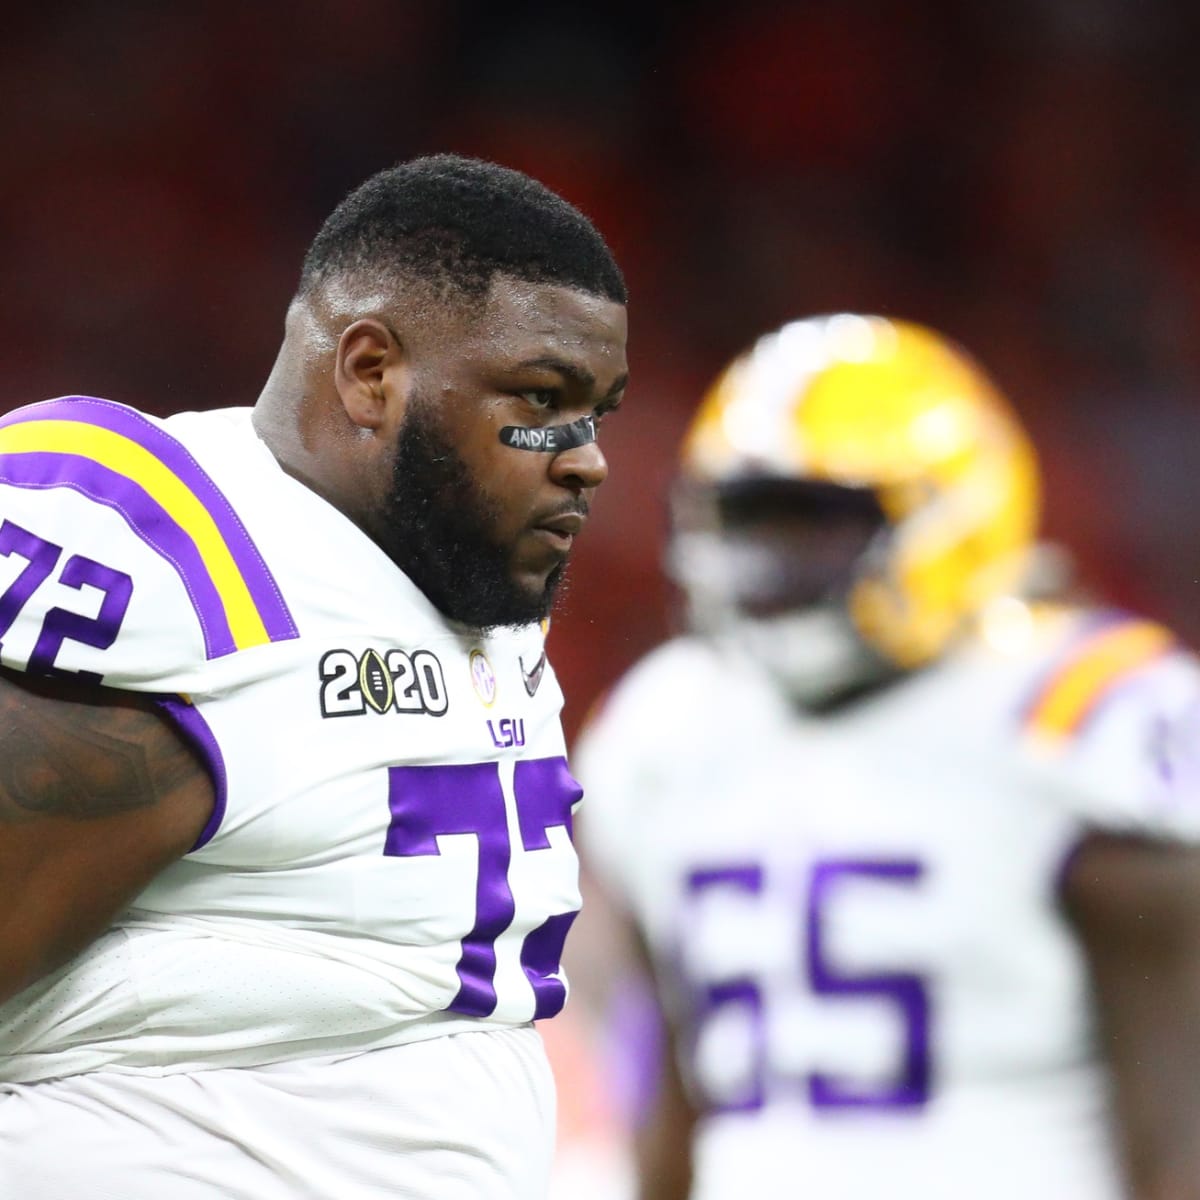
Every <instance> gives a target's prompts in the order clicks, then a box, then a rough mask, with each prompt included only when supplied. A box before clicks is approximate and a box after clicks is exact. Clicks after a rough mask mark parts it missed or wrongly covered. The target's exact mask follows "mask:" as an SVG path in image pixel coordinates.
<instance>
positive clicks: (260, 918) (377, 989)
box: [0, 397, 581, 1081]
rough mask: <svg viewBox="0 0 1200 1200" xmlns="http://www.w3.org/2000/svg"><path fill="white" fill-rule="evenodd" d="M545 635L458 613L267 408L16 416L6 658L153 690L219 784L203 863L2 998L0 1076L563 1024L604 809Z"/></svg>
mask: <svg viewBox="0 0 1200 1200" xmlns="http://www.w3.org/2000/svg"><path fill="white" fill-rule="evenodd" d="M543 641H544V630H543V629H540V628H539V627H537V626H536V625H534V626H530V627H528V628H525V629H520V630H511V629H510V630H498V631H495V632H493V633H492V634H490V635H488V636H486V637H482V636H479V635H478V634H473V633H471V632H470V631H467V630H465V629H463V628H461V627H458V626H455V625H453V624H451V623H448V622H447V621H446V620H445V619H444V618H443V617H442V616H441V615H440V614H439V613H438V612H437V611H436V610H435V609H434V608H433V606H432V605H431V604H430V603H429V602H428V600H426V598H425V596H424V595H423V594H422V593H421V592H420V591H419V590H418V589H417V588H416V587H415V586H414V585H413V584H412V583H411V582H410V581H409V580H408V579H407V578H406V577H405V576H404V575H403V574H402V572H400V571H399V570H398V569H397V568H396V567H395V566H394V565H393V563H392V562H391V561H390V559H388V558H387V557H386V556H385V555H384V553H383V552H382V551H381V550H380V549H379V547H378V546H376V545H375V543H374V542H373V541H371V540H370V539H369V538H368V537H367V536H366V535H365V534H364V533H363V532H362V531H361V530H360V529H359V528H358V527H357V526H356V525H354V524H353V523H352V522H351V521H350V520H348V519H347V518H346V517H345V516H344V515H343V514H342V513H341V512H340V511H338V510H337V509H335V508H334V507H332V506H331V505H330V504H328V503H327V502H326V501H325V500H323V499H322V498H321V497H320V496H318V495H317V494H316V493H315V492H313V491H311V490H309V489H308V488H306V487H304V486H303V485H302V484H300V483H299V482H297V481H296V480H294V479H292V478H291V477H290V476H288V475H287V474H286V473H285V472H284V471H283V470H282V469H281V468H280V467H279V465H278V464H277V462H276V461H275V459H274V457H273V456H272V455H271V453H270V452H269V450H268V449H267V448H266V446H265V445H264V444H263V443H262V442H261V441H260V440H259V439H258V437H257V436H256V435H255V433H254V430H253V428H252V426H251V422H250V410H249V409H227V410H222V411H219V412H208V413H187V414H182V415H179V416H175V417H171V418H169V419H166V420H162V421H160V420H155V419H152V418H149V417H146V416H144V415H142V414H140V413H138V412H135V411H133V410H131V409H128V408H126V407H124V406H121V405H117V404H113V403H110V402H107V401H103V400H95V399H89V398H85V397H72V398H68V399H63V400H55V401H48V402H46V403H44V404H38V405H33V406H31V407H28V408H25V409H21V410H18V411H17V412H14V413H11V414H9V415H8V416H6V417H4V418H3V419H2V420H0V661H2V662H3V663H4V665H5V666H8V667H12V668H16V669H18V670H28V671H31V672H38V673H41V674H51V675H63V676H67V677H83V678H86V679H91V680H94V681H99V682H102V683H104V684H106V685H110V686H113V687H117V688H124V689H131V690H136V691H140V692H145V693H150V694H153V695H155V696H158V697H160V699H161V704H162V706H163V709H164V710H165V711H166V712H168V713H169V714H170V715H171V716H172V717H173V718H174V719H175V721H176V722H177V723H178V726H179V728H180V729H181V730H183V732H184V733H185V734H186V735H187V736H188V737H189V738H190V739H191V740H192V742H193V744H194V745H195V746H196V747H197V748H198V750H199V751H200V753H201V754H202V755H203V756H204V758H205V759H206V760H207V762H208V764H209V766H210V768H211V771H212V774H213V777H214V779H215V780H216V783H217V791H218V796H217V805H216V810H215V811H214V813H213V817H212V820H211V821H210V822H209V824H208V827H207V828H206V829H205V830H204V832H203V834H202V836H201V837H200V839H199V841H198V843H197V845H196V846H195V847H194V848H193V850H192V851H191V852H190V853H188V854H187V855H185V856H184V858H183V859H181V860H180V861H178V862H177V863H175V864H173V865H172V866H170V867H169V868H167V870H165V871H164V872H163V873H162V874H161V875H160V876H159V877H158V878H157V879H155V880H154V882H153V883H151V885H150V886H149V887H148V888H146V890H145V891H144V892H143V893H142V894H141V895H140V896H139V897H138V898H137V900H136V901H135V902H134V904H133V906H132V907H131V908H130V909H129V911H128V912H126V913H124V914H123V915H122V916H121V917H120V919H119V920H118V921H117V922H116V923H115V925H114V926H113V928H112V929H111V930H110V931H109V932H108V933H107V934H105V935H104V936H102V937H101V938H100V939H99V940H98V941H97V942H95V943H94V944H93V945H92V946H91V947H90V948H89V949H88V950H86V951H85V952H84V953H83V954H82V955H80V956H79V958H77V959H76V960H75V961H74V962H73V963H71V964H70V965H69V966H67V967H66V968H64V969H63V970H61V971H59V972H57V973H55V974H53V975H51V976H49V977H48V978H46V979H44V980H42V981H41V982H39V983H37V984H35V985H34V986H33V987H31V988H29V989H27V990H26V991H25V992H23V993H22V994H20V995H19V996H17V997H15V998H14V999H13V1000H11V1001H9V1002H8V1003H7V1004H6V1005H4V1006H0V1080H10V1081H30V1080H37V1079H43V1078H47V1077H52V1076H63V1075H70V1074H75V1073H78V1072H82V1071H90V1070H96V1069H108V1070H119V1071H145V1072H154V1073H160V1072H173V1071H181V1070H193V1069H198V1068H205V1067H217V1066H240V1065H248V1064H261V1063H268V1062H275V1061H281V1060H285V1059H290V1058H297V1057H304V1056H311V1055H318V1054H329V1053H337V1052H343V1051H351V1050H357V1049H369V1048H374V1047H379V1046H386V1045H393V1044H397V1043H401V1042H406V1041H412V1040H416V1039H421V1038H427V1037H432V1036H435V1035H438V1034H442V1033H452V1032H457V1031H459V1030H463V1029H472V1028H479V1027H481V1026H483V1027H494V1026H509V1025H519V1024H522V1023H525V1022H528V1021H530V1020H532V1019H534V1018H535V1017H547V1016H552V1015H553V1014H554V1013H556V1012H557V1011H558V1010H559V1009H560V1008H561V1006H562V1004H563V1001H564V998H565V989H566V982H565V979H564V977H563V975H562V972H561V970H560V966H559V958H560V954H561V950H562V944H563V940H564V938H565V936H566V932H567V929H568V927H569V926H570V924H571V921H572V919H573V917H574V914H575V912H576V911H577V909H578V907H579V894H578V887H577V863H576V858H575V853H574V850H573V848H572V845H571V838H570V834H571V826H572V820H573V814H574V812H575V808H576V805H577V803H578V801H579V798H580V794H581V793H580V789H579V787H578V785H577V784H576V783H575V781H574V780H573V779H572V778H571V775H570V774H569V772H568V769H567V764H566V759H565V757H564V745H563V737H562V732H561V728H560V724H559V710H560V708H561V704H562V695H561V692H560V690H559V686H558V683H557V681H556V679H555V677H554V674H553V671H552V670H551V668H550V667H549V665H548V664H547V663H546V659H545V650H544V646H543Z"/></svg>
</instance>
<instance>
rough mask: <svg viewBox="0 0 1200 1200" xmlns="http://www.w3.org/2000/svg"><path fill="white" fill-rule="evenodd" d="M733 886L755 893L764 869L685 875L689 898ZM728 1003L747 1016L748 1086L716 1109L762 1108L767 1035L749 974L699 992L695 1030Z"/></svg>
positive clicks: (749, 867)
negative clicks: (750, 1041)
mask: <svg viewBox="0 0 1200 1200" xmlns="http://www.w3.org/2000/svg"><path fill="white" fill-rule="evenodd" d="M722 886H723V887H734V888H737V889H738V890H739V891H743V892H748V893H749V894H750V895H754V896H758V895H761V894H762V889H763V869H762V867H761V866H758V865H756V864H753V863H749V864H744V865H742V864H739V865H737V866H723V867H705V868H700V869H698V870H695V871H692V872H691V873H690V874H689V875H688V877H687V893H688V898H689V900H693V901H694V900H695V898H696V897H697V896H698V895H699V894H700V893H701V892H703V891H705V890H706V889H708V888H711V887H722ZM730 1004H740V1005H742V1006H743V1007H744V1008H745V1009H746V1010H747V1012H748V1013H749V1016H750V1026H751V1037H752V1038H753V1042H754V1049H753V1054H752V1058H751V1077H750V1086H749V1088H748V1090H747V1093H746V1095H745V1096H743V1097H742V1098H741V1099H739V1100H737V1101H735V1102H724V1101H721V1102H716V1103H714V1104H713V1109H714V1111H716V1112H727V1113H732V1112H754V1111H755V1110H756V1109H760V1108H762V1106H763V1105H764V1104H765V1103H766V1097H767V1080H766V1064H767V1035H766V1018H765V1014H764V1005H763V997H762V989H761V988H760V987H759V985H758V984H757V983H756V982H755V981H754V980H753V979H751V978H749V977H748V976H742V977H739V978H737V979H725V980H722V981H721V982H719V983H713V984H708V985H707V986H706V987H705V988H704V990H703V991H702V992H701V994H700V1009H699V1012H698V1013H697V1015H696V1025H695V1028H696V1030H697V1032H698V1031H699V1030H700V1029H702V1028H703V1027H704V1025H705V1024H706V1023H707V1022H708V1021H709V1020H710V1019H711V1018H712V1016H713V1014H714V1013H715V1012H716V1011H717V1009H719V1008H724V1007H726V1006H727V1005H730Z"/></svg>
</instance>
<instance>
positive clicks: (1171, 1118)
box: [1064, 835, 1200, 1200]
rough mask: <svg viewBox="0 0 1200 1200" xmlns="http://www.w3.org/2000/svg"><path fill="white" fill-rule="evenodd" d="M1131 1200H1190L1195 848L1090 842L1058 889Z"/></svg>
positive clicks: (1199, 1029)
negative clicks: (1081, 958)
mask: <svg viewBox="0 0 1200 1200" xmlns="http://www.w3.org/2000/svg"><path fill="white" fill-rule="evenodd" d="M1064 902H1065V905H1066V909H1067V913H1068V915H1069V917H1070V918H1071V920H1072V922H1073V924H1074V926H1075V929H1076V931H1077V932H1078V935H1079V937H1080V940H1081V942H1082V944H1083V947H1084V950H1085V952H1086V954H1087V958H1088V962H1089V966H1090V969H1091V975H1092V983H1093V989H1094V995H1095V1002H1096V1009H1097V1019H1098V1023H1099V1038H1100V1046H1101V1049H1102V1051H1103V1053H1104V1055H1105V1057H1106V1058H1107V1060H1108V1062H1109V1064H1110V1065H1111V1068H1112V1073H1113V1077H1114V1081H1115V1109H1116V1112H1115V1116H1116V1120H1117V1124H1118V1132H1119V1138H1120V1142H1121V1146H1122V1149H1123V1151H1124V1156H1125V1163H1126V1171H1127V1175H1128V1179H1129V1182H1130V1185H1131V1189H1132V1195H1133V1196H1135V1197H1136V1198H1137V1200H1197V1198H1200V849H1197V848H1194V847H1184V846H1176V845H1166V844H1159V843H1154V842H1149V841H1136V840H1133V839H1128V838H1117V837H1111V836H1100V835H1096V836H1094V837H1092V838H1090V839H1089V840H1088V841H1087V842H1085V843H1084V845H1083V846H1082V847H1081V849H1080V851H1079V853H1078V855H1077V856H1076V858H1075V859H1074V861H1073V862H1072V864H1071V867H1070V869H1069V871H1068V875H1067V878H1066V880H1065V886H1064Z"/></svg>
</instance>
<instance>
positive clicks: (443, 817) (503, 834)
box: [383, 757, 583, 1020]
mask: <svg viewBox="0 0 1200 1200" xmlns="http://www.w3.org/2000/svg"><path fill="white" fill-rule="evenodd" d="M582 795H583V791H582V789H581V788H580V786H579V784H578V783H576V782H575V780H574V779H572V778H571V775H570V772H569V771H568V770H567V763H566V760H565V759H564V758H561V757H558V758H543V759H528V760H524V761H521V762H518V763H517V764H516V765H515V767H514V772H513V796H514V799H515V800H516V803H517V819H518V825H519V827H520V832H521V842H522V845H523V847H524V848H525V849H526V850H529V851H533V850H544V849H548V848H549V847H550V840H549V838H548V836H547V830H549V829H550V828H551V827H552V826H555V825H562V826H565V827H566V830H567V834H568V836H571V835H572V832H573V830H572V822H571V809H572V807H573V806H574V804H575V802H576V801H577V800H579V798H580V797H581V796H582ZM388 807H389V809H390V810H391V814H392V819H391V823H390V824H389V826H388V832H387V837H386V838H385V840H384V846H383V853H384V854H385V855H387V856H390V857H400V858H408V857H418V856H425V855H435V856H436V855H440V854H441V850H440V848H439V847H438V844H437V839H438V837H440V836H445V835H450V834H462V833H473V834H474V835H475V837H476V839H477V843H478V847H479V850H478V853H479V867H478V872H477V874H476V880H475V924H474V925H473V926H472V928H471V930H470V932H469V933H468V934H467V935H466V936H465V937H464V938H463V939H462V953H461V955H460V957H459V960H458V964H457V967H456V968H455V969H456V971H457V974H458V979H459V988H458V992H457V993H456V994H455V996H454V998H453V999H452V1000H451V1001H450V1003H449V1004H448V1005H447V1006H446V1007H447V1009H448V1010H450V1011H452V1012H459V1013H464V1014H466V1015H468V1016H476V1017H486V1016H490V1015H491V1013H493V1012H494V1011H495V1008H496V1002H497V997H496V986H495V978H496V939H497V938H498V937H499V936H500V935H501V934H502V933H503V932H504V931H505V930H506V929H507V928H508V927H509V926H510V925H511V924H512V921H513V917H514V915H515V913H516V905H515V902H514V900H513V894H512V888H511V887H510V886H509V883H508V868H509V864H510V862H511V859H512V849H511V846H510V844H509V837H508V820H507V815H506V812H505V806H504V791H503V789H502V788H501V786H500V765H499V763H497V762H484V763H446V764H438V765H420V766H410V765H403V766H393V767H389V768H388ZM574 918H575V914H574V913H573V912H570V913H558V914H555V915H553V916H551V917H549V918H547V920H545V921H544V922H543V923H542V924H541V925H540V926H538V928H536V929H534V930H531V931H530V932H529V933H528V934H527V935H526V936H525V938H524V939H523V942H522V947H521V966H522V968H523V970H524V972H525V976H526V978H527V979H528V980H529V982H530V985H531V987H532V988H533V993H534V1019H535V1020H540V1019H542V1018H543V1017H549V1016H553V1015H554V1014H555V1013H557V1012H558V1011H559V1009H561V1008H562V1006H563V1003H564V1001H565V999H566V989H565V986H564V985H563V983H562V982H561V980H559V979H558V978H556V977H555V976H556V974H557V972H558V969H559V959H560V958H561V955H562V948H563V943H564V941H565V939H566V936H567V930H568V929H569V928H570V925H571V922H572V921H573V920H574Z"/></svg>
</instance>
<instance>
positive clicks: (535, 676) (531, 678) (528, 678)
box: [517, 650, 546, 699]
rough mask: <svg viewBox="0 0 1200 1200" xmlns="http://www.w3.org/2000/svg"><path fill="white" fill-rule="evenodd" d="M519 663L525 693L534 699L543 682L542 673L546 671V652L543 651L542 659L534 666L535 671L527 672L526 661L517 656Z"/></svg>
mask: <svg viewBox="0 0 1200 1200" xmlns="http://www.w3.org/2000/svg"><path fill="white" fill-rule="evenodd" d="M517 662H518V663H520V664H521V678H522V679H523V680H524V681H525V691H526V692H528V693H529V697H530V699H532V698H533V695H534V693H535V692H536V691H537V690H538V686H539V685H540V684H541V682H542V673H543V672H544V671H545V670H546V652H545V650H543V651H542V656H541V658H539V659H538V660H537V662H535V663H534V664H533V669H532V670H530V671H527V670H525V660H524V659H523V658H521V657H520V655H518V656H517Z"/></svg>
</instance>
